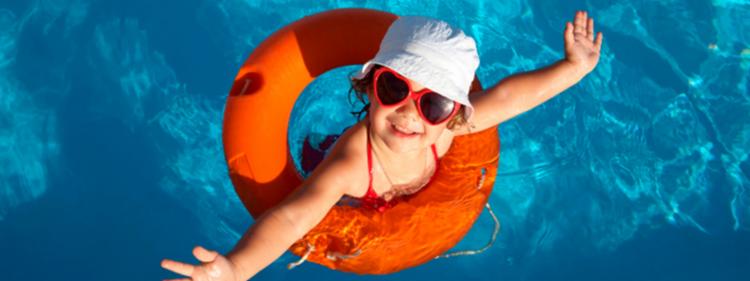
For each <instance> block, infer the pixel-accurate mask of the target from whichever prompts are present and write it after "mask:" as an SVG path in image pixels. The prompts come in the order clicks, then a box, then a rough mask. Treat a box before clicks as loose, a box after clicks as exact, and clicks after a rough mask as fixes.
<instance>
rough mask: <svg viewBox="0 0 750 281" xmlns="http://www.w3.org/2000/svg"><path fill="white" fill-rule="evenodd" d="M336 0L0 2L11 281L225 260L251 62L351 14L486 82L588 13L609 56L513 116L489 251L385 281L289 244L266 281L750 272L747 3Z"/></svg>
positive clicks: (0, 236)
mask: <svg viewBox="0 0 750 281" xmlns="http://www.w3.org/2000/svg"><path fill="white" fill-rule="evenodd" d="M318 2H319V1H302V0H299V1H282V0H274V1H259V0H247V1H235V0H219V1H208V0H206V1H191V0H187V1H174V0H167V1H158V4H157V2H154V1H90V0H88V1H87V0H56V1H52V0H29V1H20V0H10V1H9V0H0V253H2V255H0V280H8V281H10V280H52V279H55V280H155V279H164V278H176V277H177V276H176V275H173V274H171V273H169V272H167V271H166V270H163V269H161V268H160V266H159V262H160V261H161V259H162V258H173V259H177V260H182V261H190V262H195V260H194V259H193V258H192V255H191V249H192V247H193V246H195V245H204V246H206V247H208V248H210V249H216V250H218V251H220V252H222V253H226V252H227V251H229V250H230V249H231V248H232V247H233V245H234V243H235V242H236V241H237V240H238V239H239V237H240V236H241V235H242V233H243V232H244V231H245V230H246V229H247V227H248V226H249V225H251V223H252V218H251V217H250V216H249V215H248V214H247V212H246V211H245V209H244V208H243V206H242V204H241V203H240V201H239V199H238V197H237V196H236V195H235V193H234V190H233V187H232V185H231V182H230V180H229V177H228V174H227V167H226V164H225V162H224V154H223V151H222V142H221V129H222V118H223V108H224V102H225V99H226V96H227V94H228V92H229V89H230V87H231V84H232V80H233V78H234V75H235V74H236V73H237V71H238V69H239V67H240V65H241V64H242V62H243V61H244V60H245V58H246V57H247V56H248V55H249V53H250V52H251V51H252V50H253V49H254V48H255V47H256V46H257V45H258V44H259V43H260V42H261V41H262V40H263V39H264V38H266V37H267V36H268V35H270V34H271V33H272V32H274V31H275V30H277V29H279V28H281V27H283V26H284V25H286V24H289V23H291V22H293V21H295V20H297V19H300V18H302V17H304V16H306V15H310V14H314V13H318V12H322V11H326V10H330V9H334V8H342V7H366V8H372V9H378V10H384V11H389V12H392V13H396V14H410V15H425V16H430V17H435V18H439V19H442V20H445V21H448V22H450V23H452V24H454V25H456V26H458V27H461V28H462V29H464V30H465V31H466V32H467V33H468V34H470V35H472V36H473V37H474V38H475V39H476V40H477V42H478V47H479V54H480V57H481V65H480V67H479V70H478V72H477V75H478V77H479V78H480V80H481V81H482V82H483V84H484V85H485V86H489V85H493V84H494V83H496V82H498V81H500V80H501V79H503V78H504V77H506V76H508V75H510V74H513V73H517V72H521V71H529V70H533V69H536V68H539V67H543V66H546V65H549V64H551V63H553V62H554V61H556V60H558V59H561V58H562V57H563V56H564V53H563V36H562V32H563V29H564V26H565V21H566V20H571V19H572V18H573V15H574V12H575V11H576V10H588V11H589V15H591V16H592V17H594V19H595V22H596V27H597V29H598V30H599V31H602V32H604V47H603V49H602V57H601V59H600V62H599V65H598V67H597V68H596V69H595V70H594V72H592V73H591V74H590V75H589V76H587V77H586V78H584V79H583V80H582V81H581V82H580V83H579V84H577V85H576V86H574V87H572V88H570V89H568V90H567V91H566V92H564V93H562V94H560V95H559V96H558V97H556V98H554V99H552V100H550V101H549V102H547V103H545V104H543V105H542V106H540V107H538V108H536V109H534V110H532V111H529V112H527V113H524V114H522V115H520V116H518V117H516V118H514V119H512V120H509V121H508V122H505V123H503V124H501V125H500V127H499V137H500V139H501V142H502V151H501V163H500V166H499V167H498V178H497V181H496V183H495V186H494V191H493V193H492V196H491V198H490V200H489V201H490V203H491V204H492V206H493V208H494V210H495V212H496V214H497V215H498V217H499V219H500V221H501V223H502V230H501V232H500V235H499V236H498V240H497V242H496V243H495V245H494V246H493V247H492V248H491V249H490V250H488V251H487V252H485V253H483V254H481V255H476V256H470V257H457V258H452V259H443V260H436V261H433V262H430V263H427V264H425V265H423V266H419V267H416V268H412V269H408V270H405V271H402V272H399V273H395V274H391V275H386V276H359V275H354V274H349V273H342V272H337V271H332V270H329V269H327V268H324V267H321V266H319V265H316V264H312V263H306V264H303V265H302V266H299V267H297V268H295V269H293V270H287V269H286V264H287V263H289V262H292V261H295V260H296V259H297V257H296V256H293V255H291V254H288V253H287V254H285V255H284V256H282V257H281V258H280V259H279V260H278V261H276V262H275V263H273V264H272V265H271V266H270V267H268V268H266V269H265V270H264V271H262V272H261V273H260V274H259V275H257V277H256V278H254V279H253V280H750V158H748V153H750V20H748V19H750V1H748V0H714V1H706V0H704V1H677V0H670V1H629V2H628V1H617V2H615V1H598V0H590V1H551V0H550V1H463V2H459V1H445V2H437V1H431V2H428V1H388V4H384V3H383V2H385V1H330V2H326V3H323V2H320V3H318ZM356 69H357V66H349V67H343V68H339V69H336V70H334V71H331V72H328V73H326V74H325V75H323V76H321V77H320V78H319V79H317V80H316V81H314V82H313V84H311V85H310V86H309V87H308V88H307V89H306V91H305V93H303V96H302V97H301V98H300V99H299V100H298V102H297V106H296V107H295V110H294V112H293V116H292V122H291V128H290V144H291V150H292V152H293V153H295V154H297V153H299V151H300V149H301V142H302V140H303V139H304V138H305V137H306V136H310V137H311V138H318V139H319V138H320V137H321V136H325V135H328V134H336V133H340V132H341V130H342V129H343V128H345V127H347V126H349V125H351V124H353V123H354V122H355V121H356V120H355V119H354V117H353V116H352V115H351V114H349V112H350V111H351V110H352V109H353V107H352V105H351V104H350V103H349V101H348V99H349V96H348V84H347V76H348V75H349V74H350V73H352V72H353V71H355V70H356ZM323 109H324V110H323ZM297 161H299V159H297ZM493 226H494V225H493V223H492V219H491V218H490V217H489V215H488V214H487V213H484V214H483V215H482V216H481V217H480V218H479V220H478V221H477V223H476V224H475V226H474V228H473V229H472V230H471V232H470V233H469V234H468V235H467V237H466V238H465V239H464V240H463V241H462V242H461V243H460V244H459V245H457V246H456V249H473V248H480V247H482V246H484V244H485V243H486V242H487V239H488V238H489V236H490V234H491V232H492V228H493Z"/></svg>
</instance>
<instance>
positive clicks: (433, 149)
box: [432, 143, 439, 167]
mask: <svg viewBox="0 0 750 281" xmlns="http://www.w3.org/2000/svg"><path fill="white" fill-rule="evenodd" d="M432 156H433V157H434V158H435V166H436V167H437V164H438V160H439V159H438V154H437V148H435V144H434V143H433V144H432Z"/></svg>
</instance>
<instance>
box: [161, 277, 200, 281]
mask: <svg viewBox="0 0 750 281" xmlns="http://www.w3.org/2000/svg"><path fill="white" fill-rule="evenodd" d="M192 280H193V279H190V278H178V279H166V280H164V281H192Z"/></svg>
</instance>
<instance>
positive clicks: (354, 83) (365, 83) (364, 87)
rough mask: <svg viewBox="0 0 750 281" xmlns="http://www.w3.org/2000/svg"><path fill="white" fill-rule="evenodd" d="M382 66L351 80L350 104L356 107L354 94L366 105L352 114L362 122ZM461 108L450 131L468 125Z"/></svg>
mask: <svg viewBox="0 0 750 281" xmlns="http://www.w3.org/2000/svg"><path fill="white" fill-rule="evenodd" d="M381 67H382V66H380V65H375V66H373V67H372V68H370V72H369V73H367V75H365V77H363V78H362V79H356V78H350V82H351V88H350V89H349V103H350V104H351V105H352V106H354V105H355V102H354V100H352V98H351V97H352V94H354V96H355V97H356V98H357V100H358V101H359V103H361V104H364V106H362V108H360V109H359V110H356V111H352V114H353V115H354V117H356V118H357V120H362V118H363V117H364V116H367V112H368V110H369V109H370V103H369V102H368V101H367V99H366V98H365V97H366V96H367V92H368V90H370V89H372V83H373V82H374V81H373V74H374V73H375V71H376V70H378V69H379V68H381ZM460 106H461V108H459V109H458V113H457V114H456V115H455V116H453V118H452V119H451V120H450V121H448V124H447V125H446V126H447V127H448V129H453V128H456V127H458V126H463V125H465V124H466V119H464V106H463V105H460Z"/></svg>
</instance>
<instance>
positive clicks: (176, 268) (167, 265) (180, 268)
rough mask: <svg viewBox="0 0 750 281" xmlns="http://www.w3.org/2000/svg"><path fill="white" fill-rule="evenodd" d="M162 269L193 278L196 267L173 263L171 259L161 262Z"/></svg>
mask: <svg viewBox="0 0 750 281" xmlns="http://www.w3.org/2000/svg"><path fill="white" fill-rule="evenodd" d="M161 267H162V268H164V269H166V270H171V271H172V272H174V273H177V274H182V275H185V276H192V275H193V270H194V269H195V267H194V266H193V265H190V264H186V263H181V262H178V261H173V260H170V259H164V260H162V261H161Z"/></svg>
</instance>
